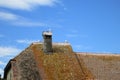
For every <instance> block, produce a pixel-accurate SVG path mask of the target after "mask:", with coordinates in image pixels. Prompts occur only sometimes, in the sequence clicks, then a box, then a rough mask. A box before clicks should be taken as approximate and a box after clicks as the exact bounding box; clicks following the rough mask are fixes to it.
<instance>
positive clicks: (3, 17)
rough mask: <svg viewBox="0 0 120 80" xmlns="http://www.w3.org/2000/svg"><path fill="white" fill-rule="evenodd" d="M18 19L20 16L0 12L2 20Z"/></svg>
mask: <svg viewBox="0 0 120 80" xmlns="http://www.w3.org/2000/svg"><path fill="white" fill-rule="evenodd" d="M19 18H20V16H18V15H15V14H12V13H9V12H2V11H1V12H0V19H2V20H11V21H13V20H18V19H19Z"/></svg>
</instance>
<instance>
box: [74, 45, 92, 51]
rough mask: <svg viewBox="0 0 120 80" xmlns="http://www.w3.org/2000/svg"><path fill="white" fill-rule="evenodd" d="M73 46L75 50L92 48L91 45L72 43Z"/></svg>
mask: <svg viewBox="0 0 120 80" xmlns="http://www.w3.org/2000/svg"><path fill="white" fill-rule="evenodd" d="M73 47H74V48H75V49H76V50H91V49H92V47H91V46H84V45H73Z"/></svg>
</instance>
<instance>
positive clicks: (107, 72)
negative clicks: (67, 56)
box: [78, 52, 120, 80]
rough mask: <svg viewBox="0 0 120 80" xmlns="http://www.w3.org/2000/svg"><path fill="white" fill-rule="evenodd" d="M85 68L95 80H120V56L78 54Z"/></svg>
mask: <svg viewBox="0 0 120 80" xmlns="http://www.w3.org/2000/svg"><path fill="white" fill-rule="evenodd" d="M78 56H79V58H82V60H83V62H84V64H85V66H86V67H87V69H88V70H90V72H91V73H92V74H93V75H94V77H95V79H97V80H120V77H119V75H120V55H115V54H105V53H104V54H103V53H99V54H94V53H83V52H81V53H79V54H78Z"/></svg>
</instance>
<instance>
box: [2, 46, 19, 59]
mask: <svg viewBox="0 0 120 80" xmlns="http://www.w3.org/2000/svg"><path fill="white" fill-rule="evenodd" d="M20 51H21V50H20V49H17V48H13V47H2V46H0V57H4V56H13V55H16V54H18V53H20Z"/></svg>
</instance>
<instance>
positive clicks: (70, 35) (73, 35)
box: [66, 34, 78, 37]
mask: <svg viewBox="0 0 120 80" xmlns="http://www.w3.org/2000/svg"><path fill="white" fill-rule="evenodd" d="M66 36H67V37H78V35H77V34H66Z"/></svg>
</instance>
